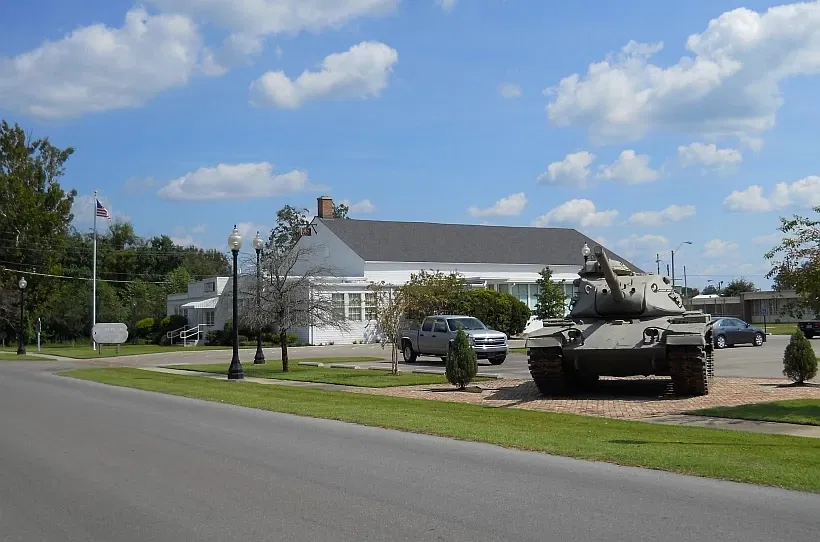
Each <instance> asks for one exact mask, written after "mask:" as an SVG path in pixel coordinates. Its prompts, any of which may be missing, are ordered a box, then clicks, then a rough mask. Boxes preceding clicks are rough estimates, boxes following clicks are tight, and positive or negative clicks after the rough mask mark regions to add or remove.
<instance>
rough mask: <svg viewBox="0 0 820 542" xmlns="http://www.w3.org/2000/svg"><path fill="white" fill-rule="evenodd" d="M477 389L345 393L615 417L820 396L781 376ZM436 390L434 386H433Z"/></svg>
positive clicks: (817, 389) (510, 383)
mask: <svg viewBox="0 0 820 542" xmlns="http://www.w3.org/2000/svg"><path fill="white" fill-rule="evenodd" d="M476 385H477V386H479V387H480V388H482V391H481V393H476V392H458V391H449V392H448V391H441V390H446V389H448V388H452V386H449V385H447V384H445V385H433V386H429V385H428V386H403V387H401V388H379V389H366V388H361V389H356V390H350V391H351V393H370V394H377V395H390V396H394V397H409V398H414V399H429V400H438V401H451V402H460V403H471V404H478V405H483V406H493V407H512V408H523V409H528V410H538V411H551V412H565V413H571V414H585V415H593V416H603V417H609V418H620V419H642V418H643V419H645V418H652V417H661V416H667V415H670V414H680V413H682V412H684V411H687V410H695V409H699V408H708V407H714V406H736V405H742V404H748V403H762V402H766V401H779V400H783V399H820V384H809V385H808V386H801V387H796V386H789V382H788V381H787V380H784V379H765V378H728V377H715V378H714V379H713V380H712V382H711V385H710V392H709V395H706V396H702V397H684V398H678V397H675V396H673V395H672V394H671V384H670V382H669V379H665V378H652V377H650V378H635V379H632V378H625V379H608V378H606V379H605V378H602V379H601V381H600V382H599V383H598V386H597V388H596V389H594V390H590V391H587V392H584V393H582V394H579V395H576V396H574V397H568V398H556V399H551V398H545V397H543V396H542V395H541V394H540V393H539V392H538V390H537V389H536V387H535V384H534V383H533V381H532V380H495V381H489V382H478V383H476ZM434 390H438V391H434Z"/></svg>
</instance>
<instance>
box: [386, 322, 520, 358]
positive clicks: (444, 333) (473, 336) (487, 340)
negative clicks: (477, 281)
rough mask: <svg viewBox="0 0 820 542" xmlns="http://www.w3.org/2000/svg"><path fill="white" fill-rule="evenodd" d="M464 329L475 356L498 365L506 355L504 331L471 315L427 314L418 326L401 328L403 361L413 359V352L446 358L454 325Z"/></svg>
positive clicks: (454, 328)
mask: <svg viewBox="0 0 820 542" xmlns="http://www.w3.org/2000/svg"><path fill="white" fill-rule="evenodd" d="M459 327H460V328H462V329H464V332H465V333H466V334H467V338H468V339H469V340H470V345H471V346H472V347H473V350H475V353H476V357H477V358H478V359H487V360H489V361H490V363H492V364H493V365H501V364H502V363H504V360H506V359H507V350H508V348H507V335H506V334H505V333H504V332H502V331H496V330H494V329H488V328H487V326H486V325H484V322H482V321H481V320H479V319H478V318H474V317H472V316H463V315H458V314H441V315H436V316H427V317H426V318H424V320H422V323H421V326H420V327H418V328H411V329H404V330H402V331H401V343H400V344H401V351H402V356H403V357H404V361H405V362H407V363H413V362H414V361H416V357H417V356H436V357H440V358H441V359H442V360H446V359H447V352H448V349H449V345H450V341H451V340H453V339H455V338H456V333H457V332H458V329H459Z"/></svg>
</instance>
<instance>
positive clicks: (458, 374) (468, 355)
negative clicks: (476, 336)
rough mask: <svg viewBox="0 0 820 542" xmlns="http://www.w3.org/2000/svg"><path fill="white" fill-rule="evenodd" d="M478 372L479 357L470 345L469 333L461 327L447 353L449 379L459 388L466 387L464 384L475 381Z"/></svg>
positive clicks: (446, 370) (446, 371)
mask: <svg viewBox="0 0 820 542" xmlns="http://www.w3.org/2000/svg"><path fill="white" fill-rule="evenodd" d="M477 372H478V359H477V358H476V355H475V350H473V347H472V346H470V341H469V340H468V339H467V334H466V333H464V330H463V329H460V328H459V330H458V331H457V332H456V338H455V341H453V343H452V345H451V347H450V352H449V353H448V355H447V366H446V369H445V373H446V375H447V381H448V382H449V383H450V384H452V385H454V386H458V387H459V389H464V386H466V385H467V384H469V383H470V382H472V381H473V378H475V375H476V373H477Z"/></svg>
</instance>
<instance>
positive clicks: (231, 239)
mask: <svg viewBox="0 0 820 542" xmlns="http://www.w3.org/2000/svg"><path fill="white" fill-rule="evenodd" d="M228 248H230V249H231V252H232V253H233V357H232V358H231V366H230V367H228V380H242V379H243V378H245V374H244V372H243V371H242V363H241V362H240V361H239V285H238V282H239V276H238V271H237V258H238V257H239V249H240V248H242V236H241V235H239V230H238V229H237V228H236V225H234V227H233V232H231V234H230V235H229V236H228Z"/></svg>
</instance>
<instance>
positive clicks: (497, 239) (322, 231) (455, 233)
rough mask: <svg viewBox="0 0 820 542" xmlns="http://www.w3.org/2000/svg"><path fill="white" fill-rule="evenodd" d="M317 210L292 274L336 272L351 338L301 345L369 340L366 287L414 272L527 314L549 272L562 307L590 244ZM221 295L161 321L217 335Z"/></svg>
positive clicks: (557, 232)
mask: <svg viewBox="0 0 820 542" xmlns="http://www.w3.org/2000/svg"><path fill="white" fill-rule="evenodd" d="M317 203H318V208H317V215H316V216H315V217H314V218H313V220H311V222H310V226H309V227H307V228H305V231H304V233H303V236H302V237H301V238H300V239H299V241H298V245H297V246H307V247H313V249H314V250H312V251H311V252H312V253H313V254H316V255H318V256H317V261H305V262H300V264H299V265H297V267H296V268H295V269H294V270H293V271H294V274H296V275H298V274H300V273H303V272H304V270H305V269H308V268H309V267H310V266H313V265H317V264H321V265H329V266H332V267H334V268H335V269H337V270H339V274H340V275H341V276H340V277H339V278H338V290H337V292H336V293H334V294H333V302H334V303H335V304H337V306H338V310H339V313H340V314H342V315H344V317H345V318H347V319H348V320H349V323H350V324H351V325H350V328H351V331H349V332H345V333H341V332H339V331H338V330H335V329H326V328H320V327H315V326H310V327H308V328H304V329H299V330H294V333H297V334H298V335H299V336H300V339H301V340H302V341H303V342H306V343H309V344H327V343H329V342H333V343H335V344H345V343H352V342H353V341H365V342H367V341H372V340H374V339H375V338H376V335H377V330H376V326H375V322H374V321H373V319H372V315H373V313H374V309H375V307H374V304H375V296H374V294H373V293H371V292H370V291H369V290H368V285H369V284H370V283H371V282H381V281H384V282H385V283H386V284H387V285H392V286H394V287H395V286H400V285H402V284H405V283H406V282H407V281H408V280H409V279H410V275H411V274H413V273H418V272H419V271H420V270H422V269H425V270H432V271H441V272H443V273H450V272H458V273H460V274H461V275H463V276H464V277H465V279H466V280H467V281H468V282H469V283H470V284H471V285H473V286H474V287H477V288H489V289H491V290H497V291H500V292H507V293H510V294H512V295H514V296H515V297H517V298H518V299H519V300H521V301H523V302H524V303H526V304H527V306H528V307H530V308H531V309H534V308H535V304H536V296H537V293H538V286H537V284H536V281H537V280H538V279H539V278H540V275H539V273H540V271H541V270H542V269H543V268H544V267H545V266H549V267H550V269H551V270H552V272H553V275H552V280H553V281H554V282H555V283H556V284H561V285H562V286H563V289H564V293H565V294H566V295H567V301H568V302H569V298H570V297H571V295H572V282H573V281H574V280H575V279H576V278H578V270H579V269H580V268H581V266H582V265H583V257H582V255H581V248H582V247H583V245H584V243H587V244H588V245H589V246H590V247H593V246H594V245H595V244H597V243H596V242H595V241H593V240H592V239H591V238H589V237H587V236H585V235H583V234H582V233H580V232H579V231H577V230H575V229H572V228H536V227H514V226H484V225H470V224H441V223H430V222H398V221H383V220H356V219H340V218H333V200H332V199H331V198H329V197H326V196H323V197H320V198H318V201H317ZM606 251H607V253H608V254H609V255H610V256H611V257H612V258H613V259H616V260H620V261H622V262H623V263H624V264H625V265H626V266H628V267H630V268H631V269H634V270H635V271H638V272H640V271H641V270H640V269H639V268H637V267H635V266H634V265H633V264H632V263H630V262H628V261H626V260H625V259H624V258H623V257H621V256H619V255H618V254H616V253H614V252H612V251H611V250H609V249H608V248H607V249H606ZM224 288H232V286H230V278H228V277H215V278H211V279H206V280H203V281H200V282H197V283H192V284H191V285H189V288H188V293H187V294H175V295H171V296H168V313H169V314H174V313H180V314H186V315H187V317H188V321H189V325H197V324H200V323H201V324H208V325H213V326H215V327H216V328H217V329H221V327H222V326H223V325H224V323H225V321H226V320H227V319H229V318H230V310H229V308H228V307H227V305H229V304H228V303H220V302H219V299H220V297H221V293H222V291H223V290H224ZM228 291H230V290H228ZM222 305H225V308H224V309H223V307H222ZM179 311H182V312H179ZM186 311H187V312H186ZM539 326H540V322H537V321H531V322H530V325H529V326H528V329H532V328H534V327H539Z"/></svg>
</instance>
